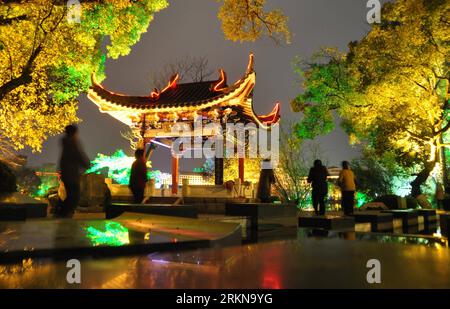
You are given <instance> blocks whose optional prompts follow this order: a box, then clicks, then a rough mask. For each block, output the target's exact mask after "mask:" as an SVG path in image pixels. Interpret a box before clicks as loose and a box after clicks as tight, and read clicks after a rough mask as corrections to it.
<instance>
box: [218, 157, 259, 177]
mask: <svg viewBox="0 0 450 309" xmlns="http://www.w3.org/2000/svg"><path fill="white" fill-rule="evenodd" d="M238 161H239V159H238V158H226V159H224V160H223V180H224V181H229V180H232V181H235V180H236V179H237V178H239V164H238ZM260 172H261V159H259V158H253V159H251V158H245V159H244V181H250V182H252V183H257V182H258V181H259V174H260Z"/></svg>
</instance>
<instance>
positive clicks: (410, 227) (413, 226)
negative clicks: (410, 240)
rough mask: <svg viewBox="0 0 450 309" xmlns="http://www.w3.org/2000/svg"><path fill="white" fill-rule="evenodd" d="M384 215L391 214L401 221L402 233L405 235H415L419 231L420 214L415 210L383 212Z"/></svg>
mask: <svg viewBox="0 0 450 309" xmlns="http://www.w3.org/2000/svg"><path fill="white" fill-rule="evenodd" d="M381 212H382V213H390V214H392V215H393V216H394V220H395V219H399V220H401V222H402V232H403V233H405V234H415V233H417V232H418V231H419V220H418V217H419V213H418V211H417V210H414V209H404V210H403V209H395V210H382V211H381Z"/></svg>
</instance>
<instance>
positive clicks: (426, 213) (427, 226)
mask: <svg viewBox="0 0 450 309" xmlns="http://www.w3.org/2000/svg"><path fill="white" fill-rule="evenodd" d="M417 212H418V214H419V219H420V217H422V218H423V228H420V227H419V231H423V232H424V233H426V234H432V233H434V232H436V229H437V221H438V217H437V214H436V210H434V209H419V210H417Z"/></svg>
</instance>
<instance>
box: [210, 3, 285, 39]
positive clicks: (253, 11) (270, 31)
mask: <svg viewBox="0 0 450 309" xmlns="http://www.w3.org/2000/svg"><path fill="white" fill-rule="evenodd" d="M221 1H223V5H222V7H221V8H220V10H219V14H218V17H219V20H220V21H221V22H222V30H223V32H224V34H225V36H226V38H227V39H229V40H231V41H241V42H242V41H251V42H253V41H256V40H257V39H259V38H261V37H262V36H264V35H267V36H269V37H271V38H273V39H274V40H275V41H276V42H279V41H285V42H286V43H290V40H291V33H290V31H289V28H288V26H287V22H288V17H287V16H286V15H284V14H283V12H282V11H281V10H279V9H275V10H272V11H266V10H265V2H266V1H265V0H221Z"/></svg>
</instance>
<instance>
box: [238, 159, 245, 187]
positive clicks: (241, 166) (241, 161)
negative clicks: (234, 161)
mask: <svg viewBox="0 0 450 309" xmlns="http://www.w3.org/2000/svg"><path fill="white" fill-rule="evenodd" d="M239 179H240V180H241V184H243V183H244V158H239Z"/></svg>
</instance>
